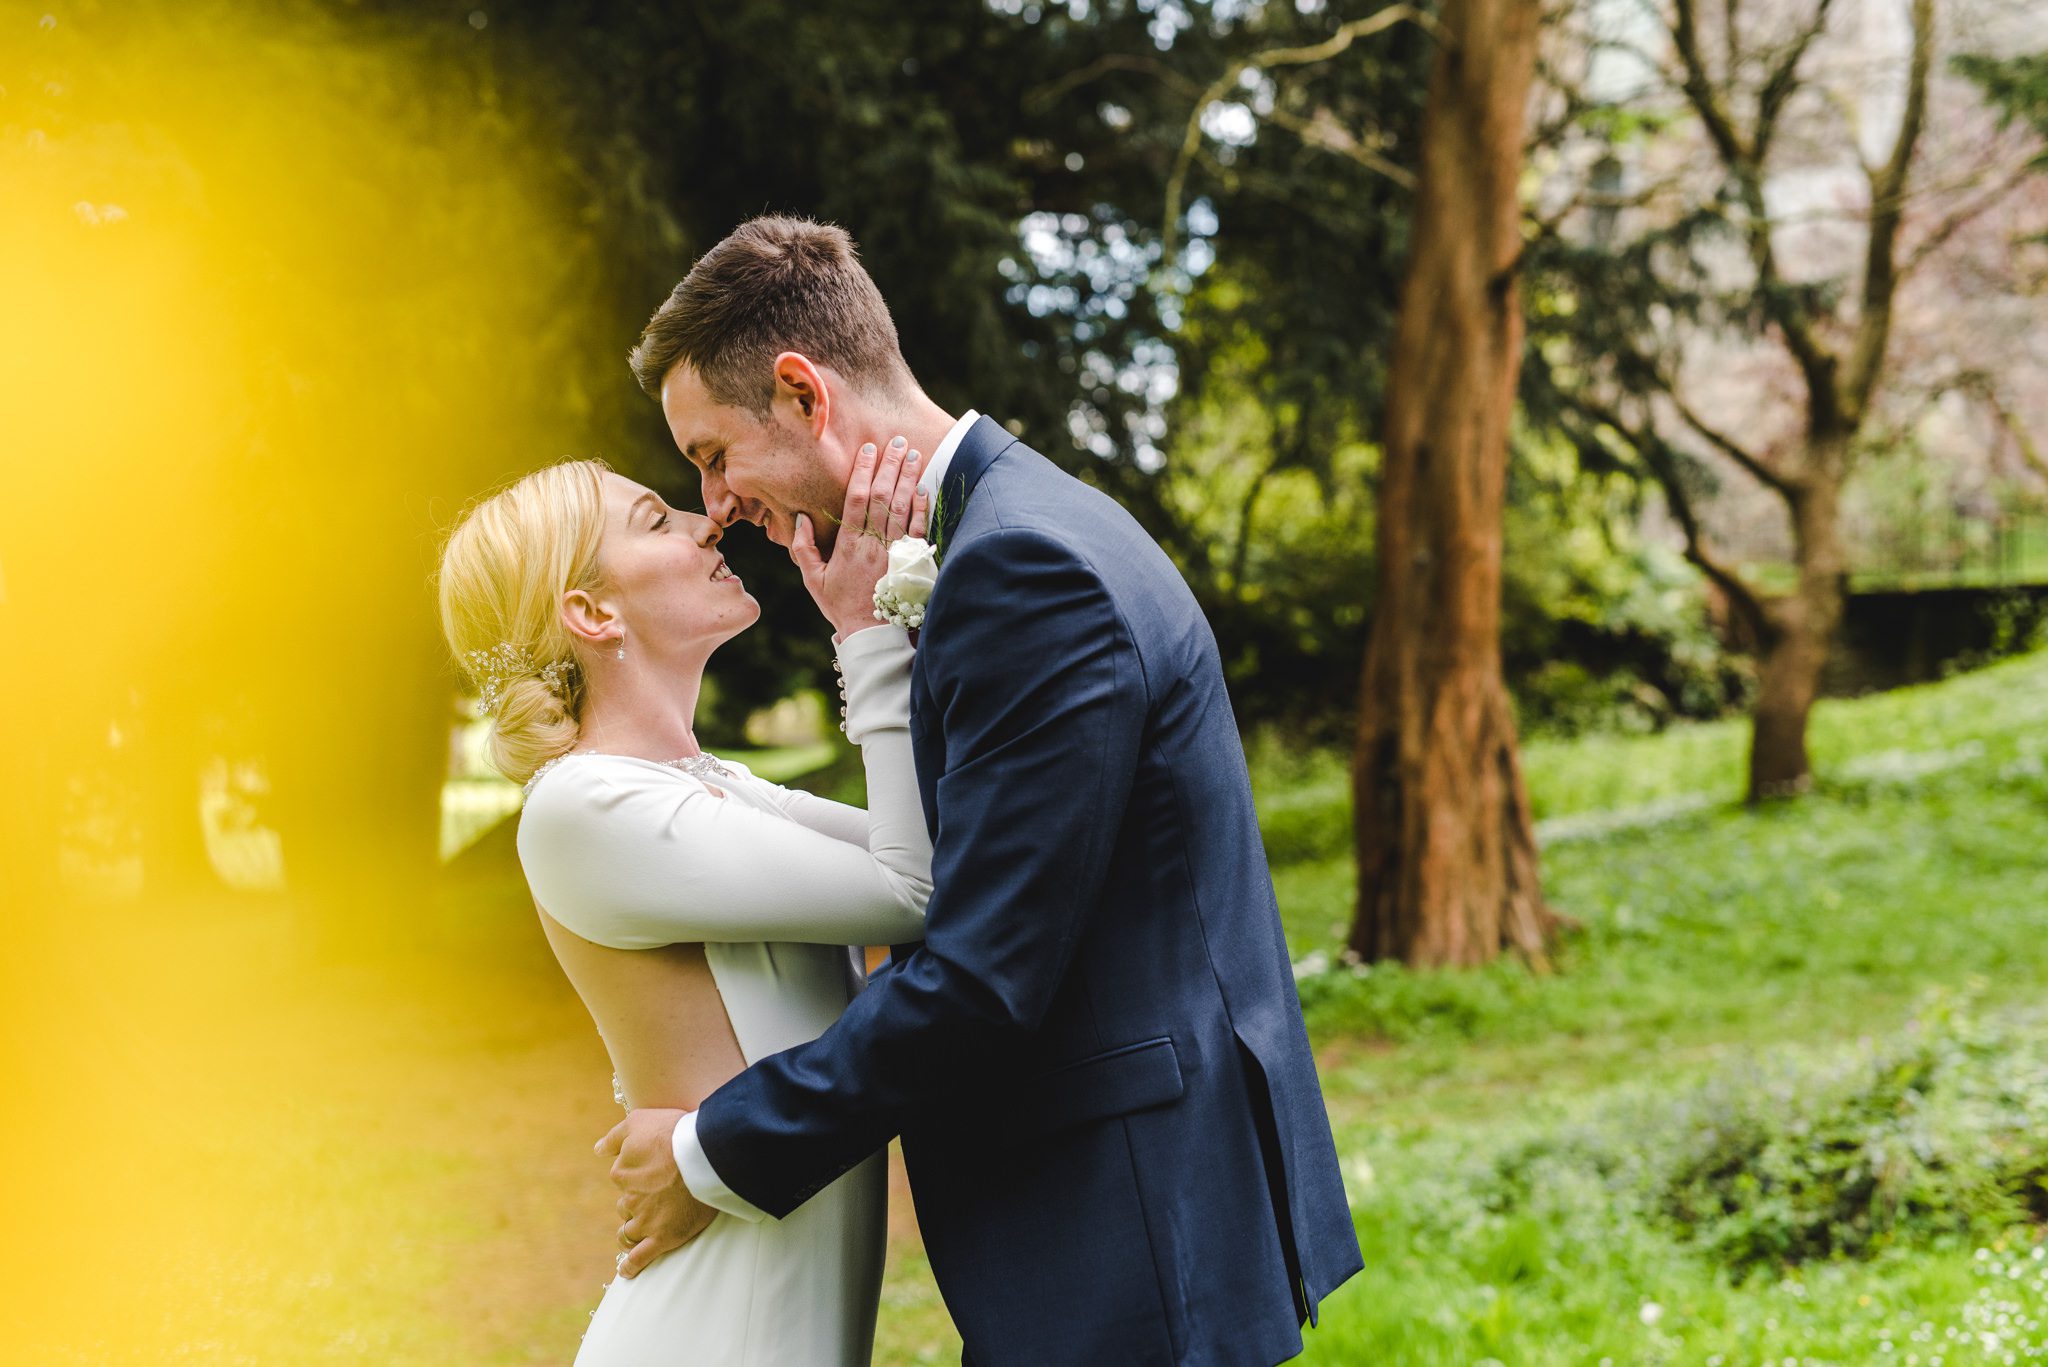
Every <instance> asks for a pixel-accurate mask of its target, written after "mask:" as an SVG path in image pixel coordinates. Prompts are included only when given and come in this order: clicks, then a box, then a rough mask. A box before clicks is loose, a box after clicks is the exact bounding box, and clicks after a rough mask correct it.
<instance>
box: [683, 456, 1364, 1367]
mask: <svg viewBox="0 0 2048 1367" xmlns="http://www.w3.org/2000/svg"><path fill="white" fill-rule="evenodd" d="M944 503H945V507H944V512H945V514H946V519H947V522H948V523H949V524H950V525H949V527H948V528H947V529H946V535H945V539H944V546H943V555H942V560H941V568H940V572H939V579H938V584H937V587H936V589H935V591H934V593H933V595H932V600H931V603H930V605H929V608H928V610H927V615H926V619H925V623H924V628H923V630H922V631H921V632H920V633H919V640H918V653H917V660H916V664H915V666H914V667H913V670H912V682H911V690H912V697H911V722H910V726H911V737H912V741H913V744H914V746H915V750H916V757H917V770H918V778H919V781H920V785H921V787H922V790H923V800H924V808H925V815H926V818H927V820H928V821H929V822H930V824H931V828H932V833H933V884H934V891H933V894H932V899H931V904H930V907H929V909H928V912H927V933H926V938H925V940H924V942H923V943H922V944H921V945H915V946H910V945H906V946H900V947H898V949H897V950H896V952H895V954H894V956H893V961H892V963H891V964H890V965H889V966H887V967H884V968H883V969H881V970H879V971H878V972H877V973H876V974H875V976H874V978H873V980H872V981H871V982H870V984H869V985H868V988H867V990H866V991H864V992H862V993H861V994H860V995H859V996H858V997H856V998H855V999H854V1001H853V1004H852V1005H851V1006H850V1007H849V1008H848V1009H847V1011H846V1014H845V1015H844V1016H843V1017H842V1018H841V1019H840V1020H839V1022H838V1023H837V1024H836V1025H834V1026H833V1027H832V1028H831V1029H830V1030H828V1031H826V1032H825V1034H824V1035H822V1036H821V1037H820V1038H818V1039H817V1040H815V1041H813V1042H812V1043H810V1044H806V1045H802V1046H799V1047H798V1048H795V1049H790V1050H787V1051H785V1052H783V1053H780V1054H775V1055H773V1056H771V1057H769V1058H766V1059H763V1060H761V1061H760V1062H758V1063H756V1064H755V1065H754V1066H753V1067H751V1068H749V1069H747V1070H746V1072H744V1073H742V1074H741V1075H740V1076H739V1077H737V1078H735V1079H734V1080H733V1081H732V1082H730V1083H728V1084H726V1085H725V1086H724V1087H722V1088H720V1089H719V1090H718V1091H717V1092H716V1093H714V1094H713V1095H712V1096H711V1097H710V1098H709V1099H708V1100H707V1101H706V1102H705V1103H704V1105H703V1107H702V1109H701V1110H700V1111H699V1112H698V1116H697V1135H698V1138H699V1141H700V1142H701V1143H702V1145H703V1148H704V1152H705V1155H706V1157H708V1158H709V1159H710V1160H711V1163H712V1166H713V1167H715V1168H716V1169H717V1170H718V1173H719V1175H720V1176H721V1177H722V1178H723V1179H724V1180H725V1181H726V1183H727V1185H729V1186H730V1187H731V1188H732V1189H733V1190H734V1191H735V1192H737V1193H739V1194H740V1195H741V1196H744V1197H745V1198H746V1199H747V1200H749V1201H751V1202H753V1203H754V1204H755V1205H757V1206H759V1207H761V1208H762V1209H763V1210H765V1211H767V1212H768V1213H770V1214H772V1215H776V1216H781V1215H785V1214H787V1213H788V1212H789V1211H791V1210H793V1209H795V1208H796V1207H797V1206H798V1205H800V1204H802V1203H803V1202H804V1201H805V1200H806V1199H808V1198H809V1197H810V1196H811V1195H812V1194H813V1193H815V1192H816V1191H818V1190H819V1189H820V1188H822V1187H823V1186H825V1184H827V1183H828V1182H830V1181H832V1180H833V1179H834V1178H836V1177H838V1176H839V1175H840V1174H842V1173H844V1172H845V1171H847V1169H849V1168H851V1167H852V1166H853V1165H854V1164H855V1163H857V1162H859V1161H860V1160H861V1159H862V1158H864V1157H866V1156H867V1155H869V1154H871V1153H873V1152H874V1151H875V1150H876V1149H877V1148H879V1147H880V1146H882V1145H883V1144H885V1143H887V1142H888V1140H889V1139H890V1138H891V1137H892V1136H894V1135H897V1134H901V1135H902V1137H903V1152H904V1157H905V1160H906V1163H907V1166H908V1168H909V1173H910V1181H911V1190H912V1193H913V1196H914V1198H915V1201H916V1205H917V1215H918V1223H919V1225H920V1227H921V1229H922V1231H923V1234H924V1241H925V1248H926V1251H927V1253H928V1254H929V1256H930V1259H931V1267H932V1273H933V1276H934V1278H935V1279H936V1280H937V1282H938V1284H939V1289H940V1291H941V1292H942V1293H943V1294H944V1296H945V1299H946V1305H947V1308H948V1309H949V1310H950V1311H951V1312H952V1315H953V1319H954V1322H955V1323H956V1324H957V1325H958V1327H959V1330H960V1333H961V1337H962V1339H963V1340H964V1342H965V1344H966V1348H967V1357H968V1360H969V1361H970V1362H972V1363H974V1364H975V1367H997V1365H998V1364H1006V1363H1016V1364H1030V1367H1045V1364H1057V1363H1088V1364H1097V1363H1101V1364H1108V1363H1115V1364H1119V1367H1132V1365H1135V1364H1146V1363H1215V1364H1230V1367H1240V1365H1241V1364H1247V1363H1252V1364H1257V1363H1274V1362H1279V1361H1282V1360H1284V1359H1286V1358H1289V1357H1292V1356H1294V1355H1295V1354H1296V1353H1298V1352H1300V1351H1301V1331H1300V1324H1301V1322H1302V1320H1303V1319H1308V1320H1311V1321H1312V1320H1313V1318H1314V1316H1315V1312H1316V1305H1317V1302H1318V1301H1319V1300H1320V1299H1321V1298H1322V1297H1324V1296H1326V1295H1328V1294H1329V1292H1330V1291H1331V1290H1332V1289H1333V1288H1335V1287H1336V1286H1337V1285H1338V1284H1339V1283H1340V1282H1342V1281H1343V1280H1344V1279H1345V1278H1347V1277H1349V1276H1350V1275H1351V1274H1352V1273H1354V1272H1356V1271H1357V1270H1358V1269H1359V1267H1360V1265H1361V1262H1360V1257H1359V1250H1358V1241H1357V1238H1356V1235H1355V1233H1354V1231H1353V1229H1352V1224H1351V1217H1350V1213H1349V1211H1348V1209H1347V1207H1346V1203H1345V1199H1344V1187H1343V1182H1342V1179H1341V1178H1340V1176H1339V1172H1338V1166H1337V1156H1336V1151H1335V1147H1334V1145H1333V1144H1332V1141H1331V1137H1330V1126H1329V1119H1328V1116H1327V1114H1326V1113H1325V1111H1324V1109H1323V1100H1322V1095H1321V1092H1320V1090H1319V1088H1318V1086H1317V1082H1316V1072H1315V1064H1314V1060H1313V1059H1312V1057H1311V1055H1310V1052H1309V1046H1308V1037H1307V1034H1306V1032H1305V1031H1304V1030H1303V1027H1302V1018H1301V1007H1300V1003H1299V1001H1298V999H1297V998H1296V996H1295V991H1294V978H1293V974H1292V971H1291V969H1290V966H1289V963H1288V957H1287V946H1286V942H1285V940H1284V938H1283V937H1282V934H1281V929H1280V918H1279V910H1278V907H1277V906H1276V904H1275V902H1274V898H1273V885H1272V879H1271V877H1270V875H1269V873H1268V871H1267V868H1266V861H1265V852H1264V849H1263V847H1262V845H1261V843H1260V840H1259V828H1258V823H1257V821H1256V819H1255V818H1254V814H1253V810H1252V794H1251V781H1250V778H1249V776H1248V774H1247V773H1246V769H1245V762H1244V751H1243V748H1242V746H1241V744H1240V742H1239V738H1238V732H1237V726H1236V722H1235V719H1234V717H1233V716H1232V713H1231V708H1230V701H1229V698H1228V696H1227V694H1226V693H1225V691H1224V685H1223V672H1222V668H1221V662H1220V659H1219V657H1218V654H1217V650H1216V642H1215V638H1214V636H1213V635H1212V633H1211V632H1210V629H1209V626H1208V623H1207V622H1206V621H1205V620H1204V618H1203V616H1202V613H1201V611H1200V609H1199V608H1198V607H1197V606H1196V604H1195V600H1194V597H1193V596H1192V595H1191V594H1190V593H1189V592H1188V588H1187V585H1186V584H1185V583H1184V582H1183V581H1182V579H1181V577H1180V575H1179V573H1178V571H1176V570H1175V568H1174V566H1173V564H1172V562H1171V561H1169V560H1168V559H1167V558H1166V556H1165V555H1164V554H1162V553H1161V551H1160V550H1159V548H1158V547H1157V546H1156V545H1154V544H1153V542H1152V540H1151V538H1149V537H1148V536H1146V535H1145V533H1144V531H1143V530H1142V529H1140V528H1139V526H1138V524H1137V523H1136V522H1135V521H1133V520H1132V519H1131V517H1130V516H1129V514H1127V513H1126V512H1125V511H1124V510H1123V509H1122V508H1121V507H1119V506H1118V505H1117V504H1116V503H1115V502H1114V501H1113V500H1111V499H1109V498H1107V497H1106V496H1104V495H1103V494H1101V493H1099V492H1097V491H1095V490H1093V489H1091V488H1089V487H1088V486H1087V485H1085V484H1083V483H1082V482H1080V481H1079V480H1077V479H1074V478H1073V477H1072V476H1070V475H1067V474H1065V473H1064V472H1062V471H1060V470H1059V469H1058V468H1057V467H1055V466H1054V465H1053V464H1052V463H1051V462H1049V461H1047V460H1046V459H1045V458H1044V457H1043V456H1041V455H1039V454H1038V453H1037V452H1035V451H1032V450H1030V449H1029V448H1028V447H1026V446H1024V445H1023V444H1022V443H1021V442H1019V441H1017V440H1016V439H1015V438H1013V437H1012V436H1011V435H1010V434H1009V433H1008V432H1006V431H1005V430H1004V429H1003V428H1002V427H1001V426H1000V425H998V424H997V423H994V422H991V421H990V420H988V419H987V418H983V419H981V420H980V421H979V422H978V423H976V424H975V425H974V426H973V427H972V428H971V429H970V430H969V431H968V433H967V435H966V438H965V440H964V441H962V442H961V444H960V446H959V447H958V448H957V450H956V451H955V453H954V456H953V462H952V465H951V466H950V468H949V469H948V470H947V472H946V478H945V490H944Z"/></svg>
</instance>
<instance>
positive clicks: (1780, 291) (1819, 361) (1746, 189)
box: [1671, 0, 1839, 415]
mask: <svg viewBox="0 0 2048 1367" xmlns="http://www.w3.org/2000/svg"><path fill="white" fill-rule="evenodd" d="M1676 15H1677V22H1676V23H1674V24H1673V25H1672V29H1671V38H1672V43H1673V45H1674V46H1675V47H1676V48H1677V49H1678V57H1679V62H1680V65H1681V68H1682V70H1683V73H1684V75H1683V87H1684V90H1685V94H1686V99H1687V101H1688V102H1689V103H1690V104H1691V105H1692V107H1693V111H1694V112H1695V113H1696V114H1698V115H1699V117H1700V122H1701V123H1702V124H1703V125H1705V127H1706V130H1707V137H1708V140H1709V141H1710V142H1711V143H1712V144H1713V146H1714V151H1715V153H1716V154H1717V155H1718V156H1719V157H1720V159H1721V164H1722V165H1723V166H1724V167H1726V168H1727V171H1728V174H1729V175H1730V176H1731V177H1733V178H1734V180H1735V184H1736V188H1737V189H1738V190H1739V191H1740V193H1741V196H1742V204H1743V209H1744V213H1745V216H1746V217H1747V219H1748V222H1747V223H1746V224H1745V225H1744V229H1745V233H1746V235H1747V237H1748V239H1749V256H1750V262H1751V264H1752V266H1753V267H1754V268H1755V270H1756V276H1757V294H1758V296H1759V298H1760V299H1761V300H1762V302H1763V306H1764V312H1765V314H1766V316H1768V317H1769V318H1770V320H1771V321H1772V322H1773V323H1775V324H1777V326H1778V331H1779V333H1780V334H1781V335H1782V336H1783V337H1784V339H1785V346H1786V348H1787V350H1789V351H1790V352H1791V353H1792V358H1793V360H1794V361H1796V362H1797V363H1798V365H1799V372H1800V374H1801V376H1803V377H1804V379H1805V381H1806V388H1807V393H1808V395H1809V396H1810V397H1811V399H1812V402H1813V405H1814V407H1815V409H1816V411H1817V412H1822V413H1826V414H1828V415H1832V414H1833V413H1834V411H1835V409H1836V408H1837V406H1838V404H1839V395H1838V394H1837V392H1836V389H1835V368H1836V360H1835V357H1834V355H1833V354H1832V353H1831V352H1829V351H1828V349H1827V348H1826V347H1825V346H1823V345H1822V344H1821V341H1820V337H1819V335H1818V333H1817V332H1816V330H1815V327H1814V320H1813V319H1812V318H1810V317H1808V316H1807V314H1806V313H1805V312H1804V311H1803V310H1802V309H1801V307H1800V306H1799V304H1798V303H1797V302H1796V300H1795V297H1794V295H1793V293H1792V292H1791V291H1790V290H1788V289H1787V288H1786V287H1785V282H1784V279H1783V277H1782V276H1781V275H1780V274H1779V271H1778V256H1777V250H1776V248H1775V247H1774V246H1773V245H1772V242H1771V219H1770V213H1769V211H1768V209H1767V207H1766V206H1765V204H1764V189H1763V164H1762V162H1761V160H1760V159H1759V158H1758V156H1757V152H1756V149H1755V148H1754V147H1752V146H1750V145H1749V144H1748V143H1746V142H1745V141H1744V140H1743V137H1742V134H1741V132H1740V130H1738V129H1737V128H1736V126H1735V122H1734V119H1733V118H1732V117H1731V116H1730V115H1729V113H1728V110H1727V108H1726V106H1724V105H1723V104H1722V102H1721V98H1720V95H1719V93H1718V92H1717V91H1716V90H1715V88H1714V83H1713V80H1712V79H1711V77H1710V76H1709V75H1708V72H1707V64H1706V58H1705V56H1704V55H1703V54H1702V52H1701V49H1700V41H1699V12H1698V7H1697V5H1696V3H1695V0H1677V3H1676ZM1786 79H1787V80H1790V79H1791V70H1790V69H1789V68H1788V69H1787V76H1786ZM1789 97H1790V92H1789V91H1787V92H1786V93H1785V95H1784V96H1781V97H1780V103H1781V105H1782V100H1783V99H1785V98H1789Z"/></svg>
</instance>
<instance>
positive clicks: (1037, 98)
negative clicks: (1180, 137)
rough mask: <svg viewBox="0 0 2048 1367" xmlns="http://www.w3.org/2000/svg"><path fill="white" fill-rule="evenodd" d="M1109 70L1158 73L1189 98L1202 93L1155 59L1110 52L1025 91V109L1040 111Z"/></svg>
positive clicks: (1161, 78)
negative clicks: (1045, 83)
mask: <svg viewBox="0 0 2048 1367" xmlns="http://www.w3.org/2000/svg"><path fill="white" fill-rule="evenodd" d="M1112 71H1136V72H1141V73H1143V74H1145V75H1149V76H1157V77H1158V78H1159V79H1160V80H1162V81H1164V82H1166V84H1168V85H1170V86H1172V87H1173V88H1174V89H1176V90H1178V91H1180V92H1182V93H1183V94H1185V95H1188V96H1191V97H1192V96H1196V95H1200V94H1201V92H1202V87H1201V86H1199V85H1197V84H1196V83H1195V82H1194V81H1192V80H1190V79H1189V78H1188V77H1186V76H1183V75H1181V74H1180V73H1179V72H1178V71H1175V70H1174V69H1173V68H1172V67H1170V66H1168V65H1167V64H1166V63H1164V62H1162V61H1159V60H1158V59H1157V58H1153V57H1145V56H1141V55H1138V54H1135V53H1123V52H1112V53H1109V54H1107V55H1106V56H1102V57H1097V58H1096V59H1095V60H1094V61H1092V62H1090V63H1088V65H1086V66H1084V67H1077V68H1076V69H1074V70H1073V71H1070V72H1068V73H1067V74H1066V75H1064V76H1062V77H1060V78H1059V79H1058V80H1057V81H1053V82H1051V83H1050V84H1047V85H1042V86H1040V87H1038V88H1037V89H1036V90H1032V91H1028V92H1026V93H1025V96H1024V108H1025V109H1027V110H1029V111H1030V112H1031V113H1034V114H1037V113H1043V112H1044V111H1045V110H1047V109H1050V108H1051V107H1052V106H1053V105H1056V104H1058V103H1059V102H1060V101H1061V100H1063V99H1065V98H1066V97H1067V96H1068V95H1070V94H1072V93H1073V92H1074V91H1076V90H1079V89H1080V88H1081V87H1082V86H1084V85H1087V84H1089V83H1090V82H1093V81H1098V80H1101V79H1102V78H1103V77H1104V76H1107V75H1108V74H1109V73H1110V72H1112Z"/></svg>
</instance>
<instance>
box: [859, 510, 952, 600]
mask: <svg viewBox="0 0 2048 1367" xmlns="http://www.w3.org/2000/svg"><path fill="white" fill-rule="evenodd" d="M945 498H946V490H945V488H944V486H943V485H942V486H941V487H940V488H939V490H938V492H937V493H935V494H933V495H932V502H931V508H930V510H929V515H928V516H927V517H926V519H925V523H926V526H927V527H929V528H930V529H931V531H932V534H933V536H934V538H940V539H942V538H943V537H944V536H945V531H946V524H945V521H944V515H945ZM938 581H939V546H938V542H937V540H933V541H927V540H925V539H924V538H923V537H921V536H901V537H898V538H896V540H894V541H892V542H890V543H889V570H888V573H886V574H884V575H883V576H882V577H881V578H880V579H877V580H876V581H875V620H876V621H878V622H893V623H895V624H896V625H897V626H899V627H905V628H908V629H909V630H911V631H915V630H917V629H918V628H919V627H921V626H923V625H924V610H925V607H926V605H927V604H929V603H930V602H931V597H932V586H933V585H935V584H937V583H938Z"/></svg>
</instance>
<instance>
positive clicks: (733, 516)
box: [703, 473, 740, 527]
mask: <svg viewBox="0 0 2048 1367" xmlns="http://www.w3.org/2000/svg"><path fill="white" fill-rule="evenodd" d="M703 493H704V515H705V516H706V517H708V518H710V519H711V520H712V521H713V522H716V523H717V524H718V525H719V526H721V527H730V526H731V525H732V524H733V523H734V522H736V521H738V520H739V515H740V501H739V500H738V499H737V498H734V497H733V493H732V490H731V489H729V488H727V487H726V483H725V481H724V480H723V479H721V478H719V477H718V476H717V475H715V474H710V473H707V474H705V476H704V479H703Z"/></svg>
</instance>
